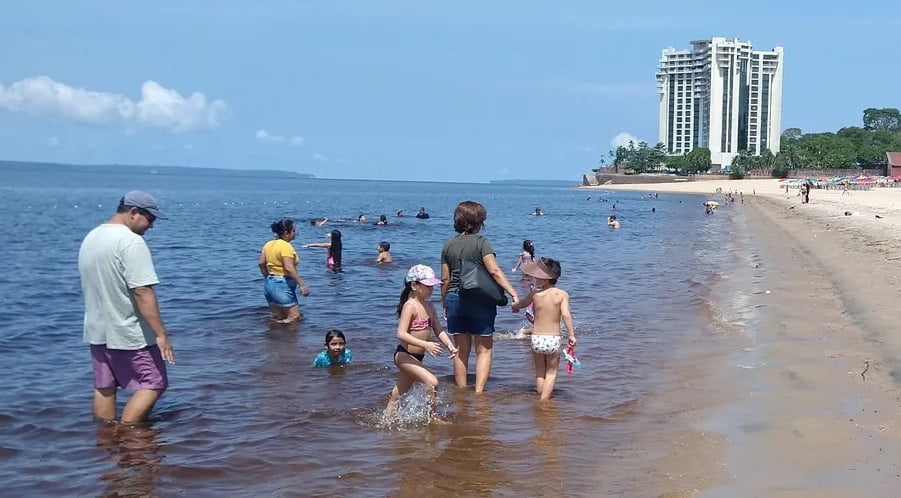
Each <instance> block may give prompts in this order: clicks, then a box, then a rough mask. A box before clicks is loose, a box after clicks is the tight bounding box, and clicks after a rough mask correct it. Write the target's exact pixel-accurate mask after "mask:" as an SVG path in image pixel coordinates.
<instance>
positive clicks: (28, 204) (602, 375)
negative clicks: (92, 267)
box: [0, 171, 734, 496]
mask: <svg viewBox="0 0 901 498" xmlns="http://www.w3.org/2000/svg"><path fill="white" fill-rule="evenodd" d="M132 188H141V189H144V190H147V191H149V192H151V193H153V194H155V195H156V196H157V197H158V198H159V199H160V200H161V202H162V203H163V206H164V209H165V210H166V211H167V212H168V215H169V217H170V220H168V221H160V222H158V223H157V226H156V227H155V228H153V229H152V230H150V231H149V232H148V234H147V236H146V238H147V241H148V244H149V245H150V247H151V250H152V251H153V254H154V259H155V263H156V266H157V271H158V273H159V276H160V279H161V282H162V283H161V285H159V286H158V289H157V290H158V293H159V295H160V298H161V308H162V312H163V317H164V319H165V321H166V323H167V326H168V329H169V331H170V336H171V338H172V341H173V344H174V347H175V351H176V361H177V364H176V365H175V366H173V367H171V368H170V370H169V377H170V382H171V388H170V389H169V391H168V392H167V393H166V394H165V396H164V397H163V398H162V399H161V401H160V402H159V403H158V404H157V407H156V410H155V412H154V414H155V418H156V421H155V423H154V424H153V425H152V428H150V429H143V430H138V431H134V432H132V433H117V432H116V431H113V430H110V429H108V428H106V429H105V428H102V427H101V428H98V427H97V425H96V424H95V423H94V422H93V421H92V420H91V415H90V410H91V406H90V405H91V392H92V388H91V372H90V356H89V350H88V347H87V346H86V345H84V344H82V341H81V334H82V331H81V321H82V300H81V295H80V285H79V280H78V273H77V267H76V258H77V252H78V247H79V244H80V242H81V239H82V237H83V236H84V235H85V234H86V233H87V232H88V231H89V230H90V229H91V228H93V227H94V226H95V225H97V224H99V223H101V222H103V221H104V220H105V219H106V218H107V217H108V216H109V215H110V213H111V212H112V210H113V209H114V208H115V202H116V201H117V200H118V198H119V197H120V196H121V195H122V193H124V192H125V191H126V190H129V189H132ZM598 195H599V192H597V191H593V192H585V191H577V190H574V189H566V188H558V189H555V188H546V187H541V188H531V187H515V186H491V185H473V184H433V183H394V182H362V181H332V180H287V181H286V180H273V179H267V178H254V177H247V178H225V177H208V178H203V177H200V178H198V177H192V178H179V177H175V176H167V175H140V176H134V175H132V176H127V175H97V174H76V173H71V172H65V173H58V174H54V175H45V174H41V175H36V174H33V173H28V172H12V171H0V226H2V227H3V230H2V232H0V243H2V248H3V254H4V257H3V258H2V261H3V262H2V263H0V265H2V267H0V269H2V271H0V300H2V303H3V306H2V307H0V373H2V374H3V377H4V379H5V382H4V388H3V390H2V391H0V459H2V461H3V465H2V466H0V482H3V484H4V487H3V489H2V491H0V494H3V495H10V496H35V495H97V494H111V495H116V494H118V495H128V494H136V495H140V494H160V495H174V494H178V493H191V494H198V493H202V494H203V495H212V494H215V493H220V494H225V495H253V496H265V495H278V494H281V495H289V496H291V495H324V494H331V493H340V494H352V495H355V496H385V495H395V496H414V495H416V496H422V495H423V494H424V493H428V492H433V493H439V494H465V495H478V494H494V495H502V496H505V495H513V494H516V495H535V494H561V493H565V494H570V495H590V494H596V490H598V489H605V488H604V487H603V486H604V485H603V481H604V475H603V472H604V469H602V468H600V463H599V462H601V461H603V460H604V459H610V458H612V456H613V454H614V453H613V452H614V451H616V448H617V447H623V446H624V445H625V446H628V444H629V440H630V438H631V437H633V436H634V435H635V434H636V432H637V431H647V430H649V426H648V420H652V415H653V414H649V413H646V411H647V410H645V407H644V405H643V399H645V397H646V396H648V395H649V394H650V393H653V392H655V391H659V390H661V389H667V388H668V386H669V384H668V382H670V380H671V379H669V377H668V373H667V370H666V369H664V368H660V365H662V364H663V363H665V362H666V361H667V358H668V353H669V352H670V351H671V350H672V349H673V348H675V347H677V346H678V345H679V344H680V342H681V341H685V340H689V341H692V340H697V338H698V336H699V334H702V333H703V332H702V331H703V330H705V329H706V328H708V327H709V323H708V322H709V321H710V316H709V315H710V313H708V312H705V311H704V310H705V309H708V308H709V299H710V297H709V296H710V282H711V279H712V278H714V277H715V276H716V275H717V274H719V273H721V272H724V271H727V269H728V267H729V265H731V264H733V263H731V262H730V261H731V260H732V258H731V256H730V249H729V247H728V243H724V242H723V241H722V240H720V236H718V235H715V234H717V233H723V232H725V231H726V230H728V227H729V225H730V223H731V218H732V217H733V213H734V211H730V210H728V209H721V210H720V212H719V213H717V215H716V216H705V215H704V212H703V209H701V208H700V201H701V200H702V198H700V197H693V196H680V197H677V196H660V198H659V199H656V200H651V199H641V198H640V197H639V194H638V193H617V194H613V193H607V194H604V197H605V198H607V199H609V200H610V202H607V203H601V202H597V199H598ZM588 196H591V200H590V201H588V200H586V198H587V197H588ZM464 199H474V200H477V201H479V202H481V203H483V204H484V205H485V206H486V208H487V209H488V213H489V215H488V221H487V225H486V228H485V230H484V231H483V234H484V235H486V236H487V237H489V238H490V239H491V241H492V243H493V244H494V247H495V249H496V250H497V253H498V260H499V261H500V262H501V265H502V267H504V268H506V269H509V268H511V267H512V266H513V264H514V262H515V259H516V256H517V254H518V252H519V251H520V250H521V244H522V240H523V239H524V238H529V239H532V240H533V241H534V242H535V246H536V248H537V253H538V255H542V256H550V257H555V258H557V259H559V260H560V261H561V263H562V267H563V276H562V278H561V280H560V282H559V285H560V287H562V288H563V289H566V290H567V291H569V292H570V294H571V296H572V312H573V315H574V318H575V323H576V328H577V334H578V336H579V340H580V342H579V347H578V352H579V356H580V359H581V360H582V362H583V364H584V368H583V369H581V370H578V371H577V374H576V375H575V376H567V375H565V373H563V372H561V376H560V380H559V382H558V385H557V392H556V394H555V399H554V400H553V401H552V402H550V403H547V404H544V405H541V404H538V403H536V402H535V400H534V396H533V394H532V392H531V388H532V382H533V378H532V367H531V359H530V355H529V349H528V346H527V344H526V343H525V342H524V341H522V340H519V339H516V338H515V335H516V333H517V331H518V330H519V329H520V328H521V327H522V325H523V319H522V316H521V315H514V314H512V313H511V312H510V310H509V308H506V309H501V310H500V312H499V318H498V321H497V325H498V328H499V333H498V339H499V340H498V341H497V342H496V348H495V357H494V358H495V359H494V367H493V370H492V372H493V375H492V377H491V380H490V382H489V385H488V391H487V393H486V394H485V395H483V396H475V395H474V394H473V393H472V391H471V389H470V390H465V391H460V390H457V389H456V388H455V387H453V386H452V384H451V383H450V382H449V381H448V379H449V375H450V373H451V365H450V362H449V361H448V360H447V359H446V358H438V359H433V358H429V359H427V360H426V363H427V365H428V366H429V367H430V368H432V369H434V371H435V372H436V373H437V374H438V375H439V377H440V378H441V379H442V385H441V386H440V388H439V392H440V399H441V401H442V403H441V406H440V412H441V414H442V415H444V416H445V417H446V418H448V419H449V420H450V421H451V422H452V423H451V424H449V425H436V424H430V423H427V420H425V419H424V417H423V416H422V412H423V410H422V408H421V405H422V394H421V393H420V392H413V393H412V394H411V395H410V396H409V399H408V400H407V407H406V408H405V410H404V419H403V423H401V424H391V425H386V424H385V423H383V421H382V420H381V419H380V416H379V414H380V411H381V409H382V408H383V407H384V403H385V401H386V396H387V394H388V392H389V390H390V389H391V387H392V385H393V382H394V376H395V367H394V366H393V363H392V353H393V351H394V347H395V345H396V341H395V339H394V328H395V326H396V319H395V317H394V316H393V309H394V306H395V305H396V304H397V298H398V294H399V292H400V290H401V289H402V285H403V284H402V282H403V275H404V274H405V272H406V270H407V268H409V266H411V265H413V264H416V263H425V264H429V265H432V266H433V267H435V268H436V269H437V268H438V263H439V261H438V260H439V256H440V251H441V246H442V243H443V242H444V240H445V239H447V238H448V237H450V236H452V235H453V230H452V213H453V209H454V207H455V206H456V204H457V203H458V202H459V201H461V200H464ZM613 202H616V203H617V205H618V211H617V212H616V214H617V215H618V218H619V219H620V220H621V222H622V224H623V228H622V229H621V230H619V231H617V232H611V231H610V230H608V229H607V228H606V226H604V221H605V218H606V216H607V215H608V214H611V204H612V203H613ZM419 206H426V207H427V208H428V210H429V211H430V213H431V214H432V218H431V219H430V220H417V219H415V218H413V217H412V215H413V214H414V213H415V211H416V209H417V208H418V207H419ZM536 206H541V208H542V209H543V210H544V212H545V213H546V216H544V217H533V216H529V215H528V213H530V212H531V211H532V210H533V209H534V208H535V207H536ZM652 207H653V208H656V212H651V208H652ZM397 209H404V210H405V211H406V213H408V216H410V217H407V218H402V219H396V218H395V217H394V216H393V213H394V212H395V211H396V210H397ZM359 213H366V214H367V215H368V216H369V218H370V220H375V219H377V217H378V215H379V214H387V215H389V219H390V221H391V222H392V225H390V226H387V227H376V226H372V225H369V226H361V225H358V224H354V223H350V222H337V223H334V224H330V225H329V226H327V227H322V228H313V227H310V226H309V225H308V224H304V223H303V222H304V221H306V220H309V218H312V217H319V216H328V217H330V218H339V219H344V220H351V219H355V218H356V216H357V215H358V214H359ZM280 217H292V218H295V219H297V220H300V221H301V223H300V230H299V233H298V236H297V240H296V241H295V246H296V247H299V246H300V245H301V244H303V243H307V242H315V241H322V240H324V237H323V236H324V234H325V232H326V231H327V229H330V228H338V229H340V230H341V231H342V232H343V234H344V245H345V252H344V264H345V268H344V271H343V272H341V273H337V274H336V273H331V272H329V271H327V270H326V268H325V264H324V263H325V251H324V250H321V249H320V250H315V249H298V251H299V253H300V255H301V258H302V262H301V266H300V273H301V275H302V276H303V277H304V278H305V279H306V280H307V282H308V285H309V287H310V290H311V295H310V296H309V297H308V298H306V299H303V300H302V302H301V305H302V310H303V311H304V313H305V315H306V318H305V320H304V321H303V322H302V323H300V324H299V325H297V326H293V327H277V328H276V327H270V326H269V325H268V322H267V317H268V311H267V309H266V307H265V300H264V298H263V296H262V290H261V287H262V281H261V278H260V275H259V272H258V269H257V267H256V258H257V255H258V251H259V249H260V247H261V245H262V244H263V243H264V242H265V241H267V240H269V239H270V238H271V235H272V234H271V233H270V232H269V228H268V227H269V224H270V223H271V222H272V221H274V220H276V219H277V218H280ZM711 229H712V230H711ZM710 233H712V234H714V235H708V234H710ZM381 240H387V241H390V242H391V245H392V251H391V252H392V253H393V255H394V257H395V261H396V263H395V264H394V265H392V266H380V267H377V266H376V265H374V263H373V261H374V259H375V257H376V249H375V248H376V245H377V243H378V242H379V241H381ZM435 299H436V300H437V293H436V295H435ZM331 328H339V329H342V330H343V331H344V332H345V333H346V334H347V336H348V340H349V344H348V346H349V347H350V348H351V349H352V350H353V352H354V357H355V360H356V361H357V363H356V364H354V365H352V366H350V367H348V368H345V369H337V370H332V371H330V370H327V369H313V368H311V367H310V366H309V365H310V363H311V361H312V359H313V357H314V356H315V355H316V354H317V353H318V352H319V351H321V350H322V340H323V336H324V334H325V332H326V331H327V330H328V329H331ZM473 364H474V357H473V359H471V365H473ZM120 398H126V399H127V397H124V396H123V397H120ZM121 401H122V400H121V399H120V405H121ZM651 430H653V426H651ZM623 458H632V457H623ZM635 458H638V457H635ZM637 463H640V462H637ZM617 468H620V469H623V468H629V465H619V466H618V467H617ZM635 468H638V467H637V466H636V467H635ZM621 472H622V470H621ZM616 477H617V478H619V479H623V478H624V477H625V478H628V476H616ZM635 478H636V479H638V478H640V476H635ZM607 491H615V490H609V489H607Z"/></svg>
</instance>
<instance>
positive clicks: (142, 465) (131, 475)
mask: <svg viewBox="0 0 901 498" xmlns="http://www.w3.org/2000/svg"><path fill="white" fill-rule="evenodd" d="M157 435H158V432H157V430H156V429H154V428H152V427H148V426H128V425H122V424H102V425H100V426H99V427H98V428H97V447H98V448H100V449H102V450H103V451H105V452H106V453H107V455H108V456H107V460H108V461H109V462H111V463H112V464H113V465H114V467H113V468H112V469H110V470H107V471H106V472H103V473H102V474H101V475H100V480H101V481H102V482H103V483H104V486H105V487H104V491H103V496H154V495H156V494H157V490H156V487H157V479H158V477H159V473H160V470H161V469H162V466H163V456H162V455H160V445H159V443H157Z"/></svg>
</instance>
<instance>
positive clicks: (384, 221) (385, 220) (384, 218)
mask: <svg viewBox="0 0 901 498" xmlns="http://www.w3.org/2000/svg"><path fill="white" fill-rule="evenodd" d="M375 224H376V225H387V224H388V217H387V216H385V215H384V214H383V215H381V216H379V221H376V222H375Z"/></svg>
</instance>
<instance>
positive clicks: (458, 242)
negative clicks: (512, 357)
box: [441, 201, 519, 393]
mask: <svg viewBox="0 0 901 498" xmlns="http://www.w3.org/2000/svg"><path fill="white" fill-rule="evenodd" d="M487 216H488V214H487V212H486V211H485V207H484V206H482V205H481V204H479V203H478V202H474V201H463V202H461V203H460V204H458V205H457V208H456V209H455V210H454V231H455V232H457V236H455V237H453V238H451V239H449V240H448V241H447V242H445V243H444V247H443V248H442V249H441V304H442V305H443V307H444V316H445V317H446V318H447V329H448V332H449V333H450V334H451V335H452V336H454V342H455V343H456V345H457V348H458V349H459V351H460V352H459V354H458V355H457V356H456V357H455V358H454V380H455V381H456V383H457V386H458V387H466V382H467V376H468V373H469V352H470V350H471V349H472V346H473V344H475V348H476V382H475V391H476V393H481V392H483V391H484V390H485V385H486V384H487V383H488V374H489V373H490V372H491V356H492V348H493V346H494V338H493V336H494V320H495V318H496V317H497V303H496V302H491V301H483V300H480V299H479V298H478V297H477V295H473V294H472V293H471V292H467V293H464V292H461V285H460V284H461V275H462V273H463V268H464V266H473V265H479V266H481V267H482V268H483V269H484V271H485V272H487V273H488V275H489V276H490V277H491V278H492V279H493V280H494V282H495V283H497V285H499V286H500V287H501V288H502V289H503V290H504V292H506V293H507V294H509V295H510V296H512V297H513V302H516V301H517V300H518V299H519V295H518V294H517V292H516V289H514V288H513V286H512V285H510V282H509V281H507V277H506V276H505V275H504V271H503V270H502V269H501V268H500V267H499V266H498V264H497V257H496V255H495V253H494V248H493V247H492V246H491V242H490V241H489V240H488V239H487V238H485V237H481V236H479V235H478V234H479V230H481V229H482V226H483V225H484V224H485V218H486V217H487ZM475 268H478V266H475Z"/></svg>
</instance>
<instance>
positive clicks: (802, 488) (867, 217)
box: [589, 179, 901, 496]
mask: <svg viewBox="0 0 901 498" xmlns="http://www.w3.org/2000/svg"><path fill="white" fill-rule="evenodd" d="M783 185H784V184H783V183H780V182H778V180H770V179H767V180H730V181H707V182H704V181H701V182H690V183H689V182H685V183H671V184H650V185H608V186H603V187H589V188H590V189H592V190H634V191H640V192H660V193H694V194H708V195H709V196H710V197H709V199H715V200H718V201H720V202H721V204H722V201H723V195H722V194H716V193H715V190H716V189H717V188H718V187H719V188H722V192H724V193H725V192H729V191H735V192H743V193H744V205H741V203H740V201H739V196H738V195H736V196H735V197H736V202H735V203H734V204H731V205H726V206H721V208H720V209H743V210H745V211H746V213H745V214H746V216H745V217H743V218H742V219H743V220H744V221H743V223H746V224H747V226H745V227H738V230H741V231H745V229H746V232H747V233H748V234H751V238H752V240H750V242H749V243H750V244H751V245H752V246H753V247H754V248H755V250H756V251H757V252H756V254H755V257H754V259H753V261H749V262H748V263H749V268H751V269H750V270H749V271H750V273H749V274H748V275H744V276H741V277H740V278H741V282H732V284H735V285H736V286H737V287H741V285H742V283H746V285H745V287H746V288H747V291H748V294H749V295H750V298H751V299H752V302H754V303H758V304H754V306H755V307H759V308H760V309H762V310H763V313H761V316H762V318H761V319H760V320H759V321H758V323H756V324H751V325H749V326H746V327H740V328H739V330H738V331H733V332H731V333H735V334H737V335H738V336H739V337H740V339H739V340H738V341H736V342H733V343H731V347H732V348H733V349H734V351H733V352H732V353H731V354H728V355H727V356H726V357H719V358H716V357H712V355H710V353H709V352H708V353H706V354H707V355H708V356H711V357H708V358H702V360H703V361H702V362H701V363H702V365H703V366H699V367H696V368H692V369H691V370H692V371H686V372H684V375H683V378H684V379H685V381H684V385H683V388H684V389H685V392H684V393H682V394H681V395H680V393H671V394H669V395H665V396H664V397H663V399H661V400H658V402H659V403H660V404H661V406H678V407H681V409H680V410H674V413H673V421H674V424H673V425H674V427H679V428H680V429H678V430H677V429H674V432H673V434H672V435H671V437H669V438H668V441H667V442H666V447H667V450H666V451H665V452H664V453H663V454H662V455H661V457H660V458H659V460H658V461H657V462H656V463H655V464H654V465H653V467H652V468H650V469H648V471H649V475H652V476H655V477H654V478H653V479H652V481H651V482H649V483H646V484H647V485H648V488H646V489H647V490H648V491H651V492H653V493H654V494H656V495H658V496H696V495H702V496H897V492H898V491H897V490H898V489H901V488H899V486H901V424H899V421H901V417H899V410H898V405H899V400H901V390H899V381H901V326H899V323H901V321H899V320H901V290H899V287H898V277H899V274H901V271H899V265H901V189H876V190H872V191H853V192H851V193H850V195H847V194H846V195H844V196H843V195H842V192H841V191H840V190H836V191H825V190H816V189H814V190H813V191H812V192H811V195H810V199H811V201H810V203H809V204H801V202H800V197H797V189H791V190H790V191H789V195H788V196H786V193H785V190H784V187H783ZM755 190H756V195H754V194H752V192H754V191H755ZM699 204H700V203H699ZM698 209H703V208H702V207H701V206H700V205H699V206H698ZM846 211H850V212H852V214H851V215H850V216H848V215H845V212H846ZM876 215H879V216H880V217H881V218H877V217H876ZM623 223H624V226H627V224H628V218H626V219H625V220H624V221H623ZM735 235H736V234H724V236H735ZM702 349H703V348H699V351H700V350H702ZM708 351H709V349H708ZM690 393H701V394H700V395H698V396H695V395H694V394H690ZM683 395H687V396H683ZM687 399H691V401H688V400H687ZM686 426H689V427H692V428H693V429H694V430H692V431H686V430H685V429H684V428H685V427H686Z"/></svg>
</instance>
